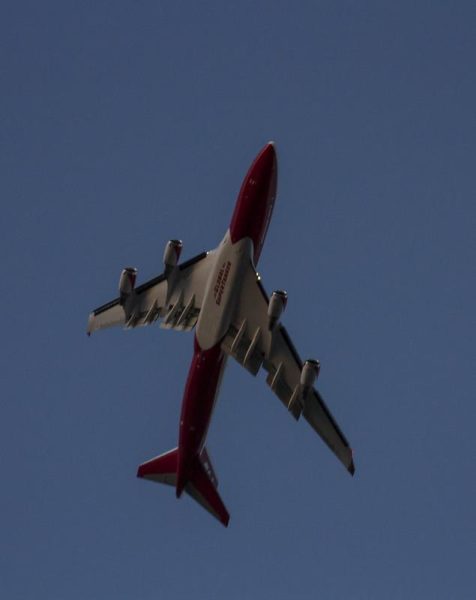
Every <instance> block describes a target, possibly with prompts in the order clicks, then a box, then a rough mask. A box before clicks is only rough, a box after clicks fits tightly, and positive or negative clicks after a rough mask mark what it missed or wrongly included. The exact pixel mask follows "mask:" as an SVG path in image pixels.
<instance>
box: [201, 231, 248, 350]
mask: <svg viewBox="0 0 476 600" xmlns="http://www.w3.org/2000/svg"><path fill="white" fill-rule="evenodd" d="M214 252H215V254H216V257H215V264H214V266H213V268H212V269H211V272H210V276H209V278H208V281H207V284H206V286H205V296H204V299H203V304H202V309H201V311H200V316H199V318H198V322H197V328H196V338H197V342H198V344H199V345H200V348H202V350H208V349H209V348H212V347H213V346H215V345H216V344H218V343H219V342H220V341H221V340H222V339H223V337H224V336H225V334H226V332H227V331H228V328H229V326H230V324H231V320H232V318H233V313H234V310H235V305H236V301H237V298H238V293H237V292H238V290H239V285H240V280H241V277H242V274H243V271H244V269H245V268H246V266H247V265H248V264H249V262H250V261H251V260H252V256H253V242H252V241H251V239H250V238H247V237H246V238H242V239H241V240H238V241H237V242H235V243H234V244H233V243H232V242H231V238H230V232H229V231H227V232H226V235H225V237H224V238H223V240H222V242H221V243H220V245H219V246H218V248H217V249H216V250H215V251H214Z"/></svg>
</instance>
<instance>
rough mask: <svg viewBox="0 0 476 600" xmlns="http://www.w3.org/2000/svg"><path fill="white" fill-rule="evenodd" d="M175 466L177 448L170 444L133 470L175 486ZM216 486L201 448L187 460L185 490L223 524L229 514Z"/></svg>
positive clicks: (143, 477)
mask: <svg viewBox="0 0 476 600" xmlns="http://www.w3.org/2000/svg"><path fill="white" fill-rule="evenodd" d="M177 469H178V448H174V449H173V450H170V451H169V452H166V453H165V454H161V455H160V456H157V457H155V458H152V459H151V460H148V461H147V462H145V463H142V464H141V465H140V467H139V468H138V470H137V477H141V478H142V479H149V480H150V481H156V482H157V483H165V484H167V485H172V486H174V487H175V486H176V485H177ZM217 486H218V480H217V478H216V475H215V472H214V471H213V467H212V464H211V462H210V458H209V456H208V453H207V451H206V449H205V448H204V449H203V450H202V452H201V454H200V457H196V458H195V459H194V460H193V462H192V464H191V468H190V469H187V483H186V485H185V491H186V492H187V494H189V496H191V497H192V498H193V499H194V500H195V501H196V502H198V503H199V504H200V505H201V506H203V508H204V509H205V510H207V511H208V512H209V513H210V514H212V515H213V516H214V517H215V518H216V519H218V520H219V521H220V523H222V524H223V525H224V526H225V527H227V526H228V521H229V520H230V515H229V514H228V511H227V510H226V507H225V505H224V504H223V501H222V499H221V498H220V496H219V494H218V492H217V490H216V488H217Z"/></svg>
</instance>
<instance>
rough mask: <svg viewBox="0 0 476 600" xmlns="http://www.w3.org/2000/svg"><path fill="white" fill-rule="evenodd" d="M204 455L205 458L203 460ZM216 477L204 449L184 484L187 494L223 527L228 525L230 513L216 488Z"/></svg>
mask: <svg viewBox="0 0 476 600" xmlns="http://www.w3.org/2000/svg"><path fill="white" fill-rule="evenodd" d="M204 456H206V460H204ZM215 482H216V477H215V475H214V472H213V469H212V466H211V463H210V459H209V458H208V456H207V454H206V451H204V452H202V454H201V457H200V459H197V460H196V461H195V464H194V466H193V470H192V472H191V474H190V475H189V479H188V483H187V485H186V486H185V491H186V492H187V494H189V495H190V496H192V498H193V499H194V500H196V501H197V502H198V503H199V504H200V505H201V506H203V508H204V509H205V510H207V511H208V512H209V513H210V514H212V515H213V516H214V517H215V518H216V519H218V520H219V521H220V523H222V524H223V525H224V526H225V527H228V522H229V520H230V515H229V514H228V511H227V510H226V507H225V505H224V504H223V501H222V499H221V498H220V496H219V494H218V492H217V490H216V483H215Z"/></svg>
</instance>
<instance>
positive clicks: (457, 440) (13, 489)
mask: <svg viewBox="0 0 476 600" xmlns="http://www.w3.org/2000/svg"><path fill="white" fill-rule="evenodd" d="M1 13H2V16H1V19H0V40H1V52H0V75H1V79H0V81H1V98H0V103H1V129H0V134H1V140H0V141H1V144H0V148H1V206H2V218H1V221H0V224H1V232H0V234H1V235H0V244H1V256H2V273H3V276H2V278H1V282H2V283H1V299H2V300H1V306H2V326H3V327H2V330H3V331H2V333H3V335H2V337H3V340H2V341H3V343H2V344H1V346H2V351H1V353H2V361H1V364H2V390H3V391H2V402H1V407H2V408H1V421H0V440H1V454H0V456H1V458H0V460H1V463H0V466H1V475H2V492H1V494H0V524H1V536H0V594H1V595H2V598H9V599H12V600H13V599H14V600H16V599H23V598H25V599H26V598H28V599H29V598H35V599H41V600H42V599H47V600H55V599H61V600H62V599H64V598H68V599H71V600H76V599H78V600H84V599H96V598H114V599H116V598H117V599H129V598H135V599H138V600H148V599H156V598H164V599H167V600H175V599H182V598H183V599H185V598H189V597H194V598H197V599H200V600H208V599H211V598H220V599H221V598H227V599H231V600H235V599H236V600H243V599H248V598H250V599H253V598H274V599H276V600H281V599H283V600H284V599H288V598H293V599H298V600H300V599H308V598H315V597H319V598H325V599H334V598H335V599H341V598H350V599H362V600H367V599H369V598H372V599H374V598H375V599H380V598H386V599H392V600H393V599H403V598H405V599H407V598H418V599H421V598H428V599H432V600H433V599H438V598H441V599H445V600H446V599H448V598H458V599H470V598H473V597H474V590H475V569H474V560H475V554H476V535H475V517H476V515H475V512H476V511H475V505H476V493H475V492H476V484H475V468H474V463H475V450H474V434H473V431H474V423H475V418H476V408H475V387H476V385H475V384H476V377H475V359H476V356H475V350H474V340H475V291H476V285H475V249H476V243H475V226H476V205H475V187H476V186H475V141H474V140H475V133H476V120H475V105H476V76H475V68H474V57H475V55H476V41H475V34H474V32H475V26H476V23H475V17H476V9H475V7H474V3H473V2H457V3H450V2H423V1H422V2H398V3H395V2H372V1H364V2H350V1H347V2H333V1H327V2H316V1H307V2H305V1H303V2H299V3H293V2H284V1H277V0H274V1H273V2H271V1H269V2H264V1H263V2H256V1H255V2H251V1H241V2H237V3H234V2H218V1H208V2H206V1H201V2H185V1H174V2H162V1H154V2H152V1H144V0H141V1H135V2H132V1H129V2H125V1H121V0H119V1H118V0H116V1H114V2H113V1H99V2H97V1H96V2H74V1H61V2H60V1H56V2H55V1H53V0H47V1H44V2H36V1H35V2H33V1H30V2H27V1H25V2H21V1H20V2H15V3H14V2H5V3H3V5H2V9H1ZM269 139H274V140H275V141H276V143H277V151H278V156H279V191H278V200H277V204H276V208H275V214H274V218H273V221H272V223H271V227H270V231H269V234H268V239H267V243H266V245H265V248H264V251H263V255H262V258H261V262H260V272H261V273H262V276H263V281H264V284H265V286H266V288H267V289H268V290H269V291H272V290H273V289H276V288H285V289H287V291H288V294H289V302H288V307H287V311H286V314H285V319H284V320H285V324H286V326H287V328H288V330H289V331H290V333H291V335H292V336H293V339H294V341H295V343H296V345H297V347H298V349H299V351H300V353H301V354H302V355H303V357H308V356H309V357H317V358H319V359H320V360H321V363H322V369H321V376H320V380H319V388H320V390H321V392H322V394H323V396H324V397H325V399H326V400H327V403H328V404H329V406H330V408H331V410H332V411H333V413H334V415H335V416H336V418H337V420H338V422H339V423H340V424H341V426H342V428H343V430H344V432H345V433H346V435H347V436H348V438H349V439H350V441H351V443H352V446H353V448H354V455H355V460H356V466H357V473H356V476H355V478H354V479H353V480H352V479H351V478H350V477H349V476H348V475H347V473H346V472H345V470H344V469H343V468H342V466H341V465H340V464H339V463H338V461H336V459H335V458H334V457H333V456H332V455H331V453H330V452H328V450H327V449H326V448H325V447H324V445H323V444H322V442H321V441H320V440H319V439H318V438H317V437H316V436H315V434H314V433H313V432H312V431H311V430H310V428H309V427H308V426H307V424H306V423H304V422H300V423H298V424H296V423H294V421H293V420H292V419H291V418H290V417H289V416H288V415H287V414H286V411H285V410H284V408H283V406H282V405H281V404H280V402H279V401H277V400H276V399H275V397H274V396H273V395H272V394H271V392H270V391H269V389H268V388H267V387H266V386H265V384H264V377H263V376H262V375H260V376H258V378H257V379H256V380H254V379H253V378H252V377H250V376H249V374H247V373H246V372H244V371H242V370H241V369H240V368H239V367H238V366H237V365H236V364H232V363H230V364H229V366H228V369H227V372H226V376H225V378H224V383H223V387H222V391H221V396H220V401H219V403H218V405H217V409H216V411H215V415H214V420H213V422H212V426H211V429H210V434H209V440H208V447H209V450H210V454H211V456H212V459H213V462H214V466H215V469H216V471H217V474H218V477H219V480H220V491H221V494H222V496H223V499H224V501H225V503H226V504H227V506H228V508H229V510H230V512H231V515H232V520H231V523H230V527H229V529H228V530H226V529H224V528H222V527H221V526H220V525H219V524H218V523H217V522H215V521H214V520H213V519H212V518H210V517H209V515H207V514H206V513H205V512H204V511H203V510H202V509H201V508H200V507H199V506H197V505H196V504H195V503H194V502H193V501H191V500H190V499H188V498H184V499H182V500H180V501H176V499H175V497H174V494H173V491H172V490H171V489H168V488H162V487H160V486H154V485H152V484H150V483H148V482H144V481H140V480H137V479H136V478H135V472H136V467H137V465H138V464H139V463H141V462H142V461H144V460H146V459H148V458H150V457H152V456H154V455H156V454H159V453H161V452H163V451H165V450H168V449H169V448H172V447H173V446H175V445H176V442H177V430H178V415H179V410H180V403H181V397H182V392H183V387H184V381H185V377H186V374H187V370H188V365H189V361H190V358H191V355H192V336H191V335H186V334H179V333H175V332H168V331H162V330H160V329H159V328H153V327H151V328H146V329H141V330H136V331H131V332H123V331H121V330H117V331H115V330H111V331H107V332H101V333H98V334H96V335H95V336H93V337H92V338H91V339H88V338H87V337H86V335H85V329H86V322H87V315H88V312H89V311H90V310H91V309H92V308H94V307H95V306H98V305H99V304H102V303H103V302H105V301H107V300H109V299H111V298H112V297H115V296H116V294H117V281H118V278H119V273H120V270H121V268H122V267H123V266H125V265H136V266H137V267H139V281H144V280H146V279H148V278H150V277H152V276H154V275H156V274H157V273H158V272H160V271H161V269H162V262H161V260H162V253H163V247H164V244H165V242H166V241H167V240H168V239H170V238H174V237H180V238H181V239H183V240H184V253H183V256H184V258H188V257H190V256H193V255H195V254H197V253H198V252H200V251H202V250H204V249H210V248H212V247H214V246H215V245H216V244H217V243H218V241H219V240H220V239H221V236H222V235H223V234H224V231H225V229H226V227H227V224H228V222H229V219H230V216H231V212H232V209H233V205H234V202H235V198H236V194H237V192H238V190H239V187H240V184H241V180H242V177H243V175H244V173H245V172H246V169H247V168H248V166H249V163H250V162H251V160H252V159H253V157H254V155H255V154H256V153H257V152H258V150H259V149H260V148H261V147H262V146H263V144H264V143H265V142H267V141H268V140H269Z"/></svg>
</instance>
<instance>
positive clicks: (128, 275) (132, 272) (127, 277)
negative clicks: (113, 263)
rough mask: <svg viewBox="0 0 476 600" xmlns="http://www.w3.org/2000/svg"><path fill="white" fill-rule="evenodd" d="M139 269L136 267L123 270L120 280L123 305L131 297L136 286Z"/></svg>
mask: <svg viewBox="0 0 476 600" xmlns="http://www.w3.org/2000/svg"><path fill="white" fill-rule="evenodd" d="M136 277H137V269H135V268H134V267H126V268H125V269H123V270H122V273H121V277H120V279H119V294H120V296H121V304H122V303H123V302H125V300H126V298H127V297H128V296H130V294H131V293H132V291H133V290H134V286H135V284H136Z"/></svg>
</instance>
